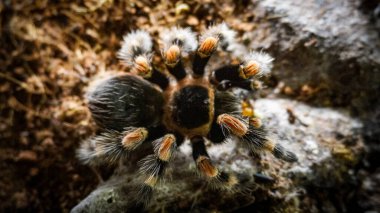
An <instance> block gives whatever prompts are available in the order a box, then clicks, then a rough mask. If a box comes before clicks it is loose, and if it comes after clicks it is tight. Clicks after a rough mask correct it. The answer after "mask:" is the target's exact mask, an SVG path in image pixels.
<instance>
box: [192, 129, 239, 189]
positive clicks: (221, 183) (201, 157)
mask: <svg viewBox="0 0 380 213" xmlns="http://www.w3.org/2000/svg"><path fill="white" fill-rule="evenodd" d="M191 145H192V148H193V158H194V161H195V163H196V165H197V168H198V171H199V172H200V173H201V174H202V175H203V176H204V177H205V178H206V179H207V180H208V181H209V183H210V184H211V185H212V186H213V187H215V188H220V189H232V188H233V187H234V186H235V185H236V184H237V183H238V182H239V180H238V178H237V177H236V175H234V174H230V173H227V172H225V171H220V170H218V168H217V167H215V166H214V165H213V163H212V161H211V159H210V156H209V155H208V153H207V150H206V146H205V144H204V139H203V137H200V136H196V137H193V138H192V139H191Z"/></svg>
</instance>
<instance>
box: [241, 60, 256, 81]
mask: <svg viewBox="0 0 380 213" xmlns="http://www.w3.org/2000/svg"><path fill="white" fill-rule="evenodd" d="M259 71H260V65H259V63H257V62H256V61H253V60H252V61H248V62H247V63H246V64H245V65H242V66H240V69H239V76H240V77H241V78H242V79H248V78H252V77H253V76H255V75H257V74H258V73H259Z"/></svg>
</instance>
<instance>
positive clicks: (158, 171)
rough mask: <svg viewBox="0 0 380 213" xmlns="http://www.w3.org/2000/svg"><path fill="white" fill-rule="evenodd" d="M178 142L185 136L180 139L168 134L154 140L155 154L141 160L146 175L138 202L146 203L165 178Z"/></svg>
mask: <svg viewBox="0 0 380 213" xmlns="http://www.w3.org/2000/svg"><path fill="white" fill-rule="evenodd" d="M177 140H178V143H182V140H183V137H182V136H179V137H178V139H177V138H176V136H175V135H174V134H166V135H164V136H163V137H161V138H159V139H157V140H155V141H153V146H154V154H151V155H148V156H147V157H145V158H144V159H142V160H141V161H140V162H139V165H140V173H141V174H142V175H143V176H144V177H145V180H144V183H143V184H142V186H141V188H140V190H139V192H138V196H137V198H138V202H140V203H144V204H145V205H146V204H147V203H148V202H149V201H150V199H151V197H152V195H153V191H154V188H155V186H156V185H157V183H158V182H159V181H160V180H161V179H162V178H163V176H164V174H165V170H166V168H167V166H168V164H169V162H170V160H171V159H172V156H173V153H174V151H175V150H176V147H177Z"/></svg>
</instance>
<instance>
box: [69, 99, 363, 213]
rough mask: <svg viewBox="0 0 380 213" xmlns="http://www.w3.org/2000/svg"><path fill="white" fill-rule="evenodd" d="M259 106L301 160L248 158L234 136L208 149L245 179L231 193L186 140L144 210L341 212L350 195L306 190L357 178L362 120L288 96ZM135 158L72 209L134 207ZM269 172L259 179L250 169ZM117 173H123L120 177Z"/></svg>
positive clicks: (329, 187) (267, 156) (275, 132)
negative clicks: (205, 174) (205, 173)
mask: <svg viewBox="0 0 380 213" xmlns="http://www.w3.org/2000/svg"><path fill="white" fill-rule="evenodd" d="M255 107H256V110H257V111H259V112H261V114H262V115H263V116H264V120H265V121H264V122H265V123H266V124H268V126H270V127H271V131H272V132H273V135H274V136H276V137H277V140H278V141H279V142H280V143H281V144H283V146H285V147H287V148H288V149H290V150H292V151H293V152H295V153H296V154H297V156H298V158H299V162H297V163H294V164H289V163H284V162H281V161H279V160H277V159H275V158H274V157H273V156H272V155H271V154H268V153H266V154H263V155H261V157H260V156H252V155H251V154H250V153H249V152H248V150H247V149H246V148H245V147H244V146H242V145H241V144H240V143H239V141H236V140H231V141H229V142H228V143H226V144H223V145H213V146H209V147H208V151H209V154H210V156H211V158H212V159H213V160H214V162H215V163H216V164H217V165H218V166H219V167H220V168H223V169H226V170H228V171H232V172H235V173H237V174H240V175H242V176H244V177H245V178H246V181H245V182H243V183H241V185H240V186H239V187H238V188H237V190H236V191H235V192H226V191H219V190H213V189H211V188H210V187H208V186H207V184H206V183H205V182H204V180H202V179H201V178H200V177H198V176H197V175H196V173H195V165H194V162H193V160H192V158H191V148H190V146H189V144H188V143H185V144H183V145H182V146H181V147H180V148H179V151H178V154H177V156H176V158H175V159H174V161H173V163H172V165H171V168H170V169H169V170H168V174H167V176H166V180H165V181H164V182H163V183H161V184H160V186H159V187H158V189H157V191H156V192H155V195H154V199H153V201H152V203H151V204H150V205H149V207H148V209H147V211H148V212H162V211H167V212H183V211H186V212H189V211H190V212H215V211H216V212H230V211H234V210H237V209H241V208H243V207H245V208H248V209H252V210H256V211H258V212H265V211H279V212H302V211H306V210H308V209H310V210H311V212H319V211H327V210H329V212H339V211H341V209H340V208H341V205H343V204H344V203H343V202H345V201H346V199H350V198H347V197H339V196H340V195H339V194H335V195H334V194H331V195H330V196H331V197H332V198H335V199H342V200H338V202H333V201H332V200H329V199H324V200H320V199H318V198H312V197H308V196H306V194H307V193H308V191H310V190H321V191H326V193H327V192H328V191H331V192H332V191H334V190H335V189H339V188H340V187H341V186H343V185H345V184H351V181H353V182H355V181H357V180H356V179H355V175H356V171H355V170H354V169H353V168H354V167H355V165H357V164H358V162H359V160H360V159H361V156H362V154H363V151H364V150H363V140H362V138H361V137H360V136H358V135H357V131H358V130H360V129H361V128H362V124H361V122H360V121H358V120H356V119H353V118H351V117H350V116H348V115H347V113H344V112H341V111H336V110H331V109H327V108H316V107H311V106H308V105H305V104H302V103H300V102H297V101H291V100H287V99H260V100H258V101H257V102H256V104H255ZM135 165H136V164H133V163H131V162H129V163H128V164H127V165H124V166H122V167H121V168H119V172H117V174H115V175H114V176H113V177H112V178H111V179H110V180H108V181H106V182H105V183H103V184H102V185H101V186H100V187H99V188H98V189H97V190H95V191H94V192H92V193H91V194H90V195H89V196H88V197H87V198H86V199H85V200H83V201H82V202H81V203H80V204H78V206H76V207H75V208H74V209H73V210H72V211H73V212H93V211H95V210H98V211H103V210H104V211H117V210H121V209H128V208H132V207H133V204H131V202H133V200H134V198H135V197H134V195H135V194H134V191H135V190H136V188H135V187H137V186H138V183H139V180H141V179H139V177H138V175H137V174H136V169H137V168H136V166H135ZM256 173H260V174H264V175H266V176H269V177H271V178H273V179H274V180H275V181H274V183H272V184H264V183H262V182H260V180H258V179H257V178H256V181H255V180H254V174H256ZM120 174H122V175H120Z"/></svg>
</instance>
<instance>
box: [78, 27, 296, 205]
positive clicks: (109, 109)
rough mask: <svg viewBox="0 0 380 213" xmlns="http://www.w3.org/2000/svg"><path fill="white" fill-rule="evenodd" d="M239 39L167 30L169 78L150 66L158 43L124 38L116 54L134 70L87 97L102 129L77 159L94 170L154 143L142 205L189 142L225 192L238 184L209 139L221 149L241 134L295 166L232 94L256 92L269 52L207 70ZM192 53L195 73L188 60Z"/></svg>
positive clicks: (218, 31) (202, 168)
mask: <svg viewBox="0 0 380 213" xmlns="http://www.w3.org/2000/svg"><path fill="white" fill-rule="evenodd" d="M234 37H235V32H234V31H232V30H230V29H229V28H228V27H227V25H226V24H219V25H216V26H212V27H209V28H208V29H207V30H206V32H204V33H203V34H202V35H201V36H200V41H199V45H198V44H197V40H196V37H195V34H194V33H192V32H191V30H190V29H189V28H186V29H180V28H172V29H169V30H167V31H165V32H163V34H162V41H163V44H164V45H163V50H162V55H163V59H164V63H165V65H166V67H167V70H168V73H167V72H162V71H159V70H157V69H156V67H155V66H153V65H152V52H151V51H152V45H153V43H152V40H151V38H150V36H149V34H148V33H146V32H144V31H135V32H132V33H129V34H128V35H126V36H125V37H124V41H123V44H122V48H121V50H120V51H119V54H118V55H119V57H120V58H121V59H122V60H123V62H125V63H126V64H127V65H128V66H129V67H130V68H131V73H128V74H122V75H117V76H113V77H110V78H108V79H107V80H105V81H103V82H102V83H101V84H99V85H98V86H97V87H95V88H94V89H93V90H92V91H90V92H89V94H88V101H89V108H90V111H91V113H92V115H93V118H94V120H95V121H96V123H97V124H98V125H99V126H100V127H101V128H102V130H103V132H102V133H101V134H99V135H97V136H95V137H92V138H90V139H89V140H86V141H84V142H83V144H82V146H81V148H80V150H79V152H78V153H79V157H80V158H81V159H82V160H83V161H84V162H85V163H87V164H90V165H103V164H106V165H107V164H108V165H109V164H115V163H116V162H118V161H119V160H121V159H123V158H125V157H126V156H127V154H128V153H129V152H131V151H133V150H135V149H136V148H137V147H138V146H139V145H140V144H142V143H143V142H144V141H146V142H148V143H152V144H153V147H154V154H152V155H149V156H147V157H146V158H144V159H143V160H142V161H141V173H142V174H144V175H145V176H146V177H145V180H143V181H142V182H143V186H142V188H141V190H140V195H139V196H141V199H142V200H146V199H147V198H148V197H149V196H150V195H151V193H152V190H153V188H154V186H155V185H156V183H157V181H159V180H160V179H161V178H162V177H163V175H164V173H165V169H166V167H167V164H168V162H169V161H170V160H171V156H172V155H173V152H174V151H175V150H176V147H178V146H179V145H181V144H182V143H183V141H184V140H189V141H190V143H191V145H192V148H193V158H194V160H195V163H196V165H197V168H198V170H199V172H200V173H201V174H203V175H204V177H205V178H206V179H207V180H209V181H210V182H212V183H215V184H214V185H215V186H217V187H221V188H227V189H231V188H233V187H234V186H235V185H236V184H238V182H239V179H238V178H237V177H236V176H235V175H234V174H229V173H226V172H224V171H222V170H219V169H218V168H216V167H215V166H214V165H213V163H212V160H211V159H210V157H209V155H208V153H207V150H206V147H205V141H206V140H208V141H210V142H211V143H214V144H218V143H222V142H224V141H226V140H227V139H228V138H230V137H235V138H237V139H238V140H239V141H240V142H241V143H244V144H246V145H247V147H248V148H249V149H251V150H253V151H258V150H268V151H270V152H272V153H273V155H274V156H275V157H277V158H279V159H282V160H285V161H288V162H294V161H297V158H296V156H295V155H294V154H293V153H291V152H289V151H286V150H285V149H284V148H283V147H282V146H281V145H279V144H275V143H274V142H273V141H272V140H270V139H269V137H268V136H267V133H266V130H265V127H264V126H263V125H262V123H261V120H260V119H259V118H257V117H256V116H255V113H253V109H252V108H251V107H250V106H249V105H248V104H247V103H245V102H244V101H243V100H241V98H240V97H236V96H235V95H234V93H232V92H231V91H230V88H241V89H244V90H251V91H252V90H255V89H257V85H258V83H257V82H258V81H257V79H258V77H260V76H262V75H265V74H267V73H268V72H269V71H270V69H271V66H272V64H271V62H272V58H271V57H270V56H269V55H267V54H265V53H258V52H251V53H249V54H248V55H247V56H246V57H245V58H243V59H242V62H241V63H240V64H238V65H223V66H221V67H220V68H218V69H216V70H212V71H211V72H207V71H206V69H205V68H206V65H207V62H208V61H209V59H210V57H211V56H212V54H213V53H214V52H215V51H216V50H217V49H218V48H219V47H220V49H222V50H229V49H231V48H233V46H234V45H236V44H235V43H234ZM193 52H194V56H193V66H192V72H190V69H189V70H186V69H185V67H184V63H183V61H182V58H183V56H184V55H189V54H191V53H193ZM242 103H243V104H242Z"/></svg>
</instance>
